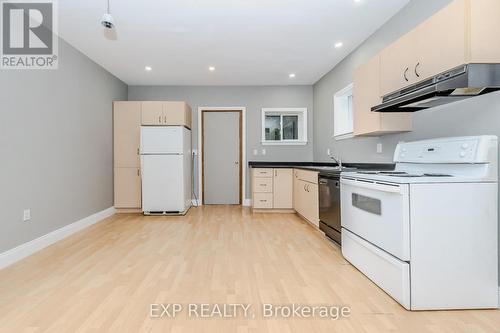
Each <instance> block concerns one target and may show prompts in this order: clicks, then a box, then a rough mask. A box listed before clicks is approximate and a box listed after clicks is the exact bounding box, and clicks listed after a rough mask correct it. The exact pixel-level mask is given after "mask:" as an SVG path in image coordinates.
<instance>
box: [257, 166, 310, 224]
mask: <svg viewBox="0 0 500 333" xmlns="http://www.w3.org/2000/svg"><path fill="white" fill-rule="evenodd" d="M251 179H252V195H253V196H252V197H253V209H257V210H264V211H270V212H272V211H273V210H278V211H282V210H290V211H291V212H293V211H295V212H297V213H298V214H300V215H301V216H302V217H303V218H305V219H306V220H308V221H309V222H310V223H312V224H314V225H315V226H317V227H319V193H318V190H319V188H318V172H316V171H309V170H301V169H283V168H276V169H252V178H251Z"/></svg>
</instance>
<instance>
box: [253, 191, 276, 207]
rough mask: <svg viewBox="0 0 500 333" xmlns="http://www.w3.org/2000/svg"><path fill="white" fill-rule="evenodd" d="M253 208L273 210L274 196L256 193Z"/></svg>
mask: <svg viewBox="0 0 500 333" xmlns="http://www.w3.org/2000/svg"><path fill="white" fill-rule="evenodd" d="M253 208H258V209H266V208H273V194H272V193H254V195H253Z"/></svg>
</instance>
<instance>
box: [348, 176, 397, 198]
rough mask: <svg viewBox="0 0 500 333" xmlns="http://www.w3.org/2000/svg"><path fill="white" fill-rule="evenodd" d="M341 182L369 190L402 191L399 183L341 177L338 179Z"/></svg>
mask: <svg viewBox="0 0 500 333" xmlns="http://www.w3.org/2000/svg"><path fill="white" fill-rule="evenodd" d="M340 183H341V184H345V185H351V186H355V187H360V188H366V189H369V190H375V191H382V192H389V193H399V194H402V193H403V189H402V187H401V186H399V185H396V184H394V185H389V184H383V183H377V182H366V181H359V180H351V179H346V178H342V180H341V181H340Z"/></svg>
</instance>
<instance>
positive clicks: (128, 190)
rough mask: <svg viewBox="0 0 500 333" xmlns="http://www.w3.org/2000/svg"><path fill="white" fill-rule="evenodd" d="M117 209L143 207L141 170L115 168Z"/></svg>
mask: <svg viewBox="0 0 500 333" xmlns="http://www.w3.org/2000/svg"><path fill="white" fill-rule="evenodd" d="M114 180H115V208H118V209H122V208H123V209H138V208H140V207H141V199H142V198H141V174H140V168H115V175H114Z"/></svg>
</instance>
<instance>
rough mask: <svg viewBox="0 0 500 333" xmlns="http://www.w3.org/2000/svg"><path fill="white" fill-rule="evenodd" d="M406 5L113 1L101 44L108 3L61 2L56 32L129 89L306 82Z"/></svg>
mask: <svg viewBox="0 0 500 333" xmlns="http://www.w3.org/2000/svg"><path fill="white" fill-rule="evenodd" d="M408 2H409V0H383V1H380V0H361V1H360V2H359V3H357V2H355V1H354V0H111V13H112V15H113V16H114V18H115V21H116V36H109V35H107V36H105V33H104V29H103V28H102V27H101V25H100V24H99V21H100V17H101V16H102V14H103V13H104V11H105V9H106V0H63V1H59V34H60V35H61V37H62V38H64V39H65V40H66V41H68V42H69V43H70V44H72V45H73V46H75V47H76V48H77V49H79V50H80V51H82V52H83V53H85V54H86V55H88V56H89V57H90V58H91V59H93V60H94V61H96V62H97V63H98V64H100V65H101V66H103V67H104V68H106V69H107V70H109V71H110V72H111V73H113V74H114V75H116V76H117V77H119V78H120V79H122V80H123V81H124V82H126V83H127V84H129V85H282V84H285V85H286V84H313V83H315V82H316V81H317V80H318V79H319V78H321V76H323V75H324V74H325V73H326V72H328V71H329V70H330V69H331V68H332V67H333V66H335V65H336V64H337V63H339V62H340V61H341V60H342V59H343V58H344V57H345V56H347V55H348V54H349V53H350V52H351V51H352V50H354V49H355V48H356V47H357V46H358V45H359V44H361V42H363V41H364V40H365V39H366V38H367V37H369V36H370V35H371V34H372V33H373V32H375V31H376V30H377V29H378V28H379V27H380V26H381V25H382V24H383V23H385V22H386V21H387V20H388V19H389V18H390V17H392V16H393V15H394V14H395V13H396V12H398V11H399V10H400V9H401V8H402V7H403V6H404V5H406V4H407V3H408ZM113 38H115V40H113ZM338 41H342V42H343V43H344V46H343V47H342V48H340V49H335V48H334V46H333V45H334V44H335V43H336V42H338ZM146 65H148V66H151V67H152V68H153V70H152V71H151V72H146V71H145V70H144V67H145V66H146ZM209 66H215V67H216V70H215V71H214V72H209V71H208V67H209ZM290 73H295V74H296V77H295V78H293V79H290V78H289V77H288V75H289V74H290Z"/></svg>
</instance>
